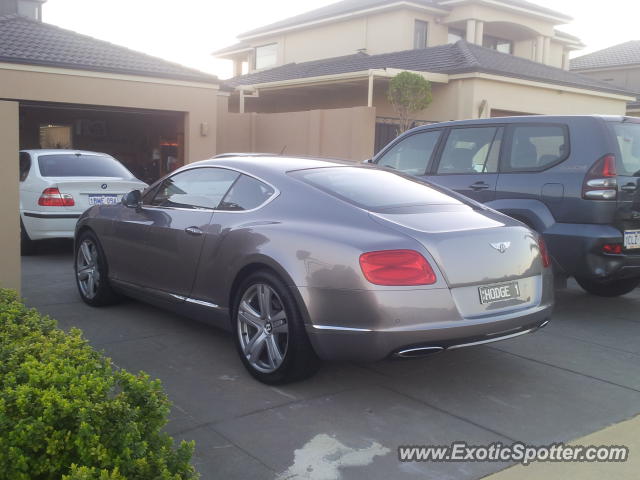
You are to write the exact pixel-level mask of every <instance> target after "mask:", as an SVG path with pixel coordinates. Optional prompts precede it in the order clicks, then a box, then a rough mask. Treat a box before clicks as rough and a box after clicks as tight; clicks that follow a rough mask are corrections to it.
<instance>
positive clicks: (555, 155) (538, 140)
mask: <svg viewBox="0 0 640 480" xmlns="http://www.w3.org/2000/svg"><path fill="white" fill-rule="evenodd" d="M371 163H376V164H378V165H380V166H384V167H388V168H393V169H395V170H399V171H402V172H405V173H408V174H411V175H415V176H417V177H419V178H422V179H426V180H428V181H431V182H433V183H436V184H439V185H443V186H445V187H448V188H450V189H452V190H455V191H457V192H460V193H462V194H464V195H466V196H468V197H471V198H473V199H475V200H477V201H479V202H482V203H484V204H486V205H487V206H489V207H491V208H494V209H496V210H499V211H500V212H503V213H505V214H507V215H510V216H511V217H514V218H516V219H518V220H520V221H521V222H523V223H525V224H527V225H528V226H529V227H531V228H533V229H535V230H537V231H538V232H541V233H542V234H543V235H544V238H545V240H546V243H547V245H548V249H549V252H550V254H551V255H552V257H553V259H554V265H555V269H556V273H557V274H559V276H561V277H568V276H574V277H575V278H576V280H577V281H578V283H579V284H580V286H582V288H584V289H585V290H586V291H588V292H590V293H593V294H595V295H601V296H608V297H613V296H618V295H624V294H626V293H629V292H630V291H632V290H633V289H635V288H636V287H637V286H638V285H640V189H639V188H638V184H639V177H640V118H632V117H605V116H527V117H509V118H491V119H482V120H465V121H456V122H446V123H438V124H433V125H428V126H424V127H418V128H415V129H413V130H410V131H408V132H406V133H405V134H403V135H401V136H400V137H398V138H397V139H396V140H394V141H393V142H391V143H390V144H389V145H387V146H386V147H385V148H384V149H383V150H382V151H381V152H380V153H379V154H378V155H376V156H375V157H374V158H373V159H372V160H371Z"/></svg>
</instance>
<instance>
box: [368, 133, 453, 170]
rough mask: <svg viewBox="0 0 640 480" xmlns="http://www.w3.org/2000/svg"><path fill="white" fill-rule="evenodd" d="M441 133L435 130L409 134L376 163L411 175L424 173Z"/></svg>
mask: <svg viewBox="0 0 640 480" xmlns="http://www.w3.org/2000/svg"><path fill="white" fill-rule="evenodd" d="M441 133H442V132H441V131H440V130H435V131H428V132H421V133H416V134H414V135H411V136H410V137H407V138H405V139H404V140H402V141H400V142H398V143H396V144H395V145H394V146H393V147H391V149H389V151H387V152H386V153H385V154H384V155H383V156H382V157H381V158H380V160H378V162H377V163H378V165H379V166H381V167H389V168H393V169H394V170H399V171H401V172H404V173H408V174H411V175H424V174H425V172H426V171H427V167H428V166H429V161H430V160H431V156H432V155H433V151H434V150H435V149H436V145H438V140H439V139H440V135H441Z"/></svg>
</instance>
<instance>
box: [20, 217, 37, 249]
mask: <svg viewBox="0 0 640 480" xmlns="http://www.w3.org/2000/svg"><path fill="white" fill-rule="evenodd" d="M37 245H38V244H37V242H35V241H33V240H31V239H30V238H29V234H28V233H27V231H26V230H25V228H24V224H23V223H22V220H20V255H22V256H23V257H24V256H28V255H33V254H34V253H36V250H37Z"/></svg>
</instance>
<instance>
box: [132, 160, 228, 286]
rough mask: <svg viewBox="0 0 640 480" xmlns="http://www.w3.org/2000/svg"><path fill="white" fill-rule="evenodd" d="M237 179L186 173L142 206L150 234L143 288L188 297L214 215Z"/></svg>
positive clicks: (202, 171) (213, 171)
mask: <svg viewBox="0 0 640 480" xmlns="http://www.w3.org/2000/svg"><path fill="white" fill-rule="evenodd" d="M238 176H239V174H238V173H237V172H234V171H231V170H225V169H222V168H212V167H202V168H194V169H190V170H185V171H182V172H179V173H177V174H176V175H173V176H171V177H169V178H167V179H165V180H164V182H163V183H162V184H161V185H160V187H159V188H158V189H157V190H156V192H155V193H154V195H153V198H152V199H151V200H150V202H149V204H148V205H145V206H143V210H144V212H145V214H146V217H147V218H148V219H149V226H148V229H147V232H146V241H145V245H146V251H145V253H144V256H145V265H146V268H145V273H144V275H145V280H144V286H146V287H148V288H152V289H153V290H156V291H159V292H162V293H163V294H169V295H174V296H178V297H188V296H189V295H190V293H191V288H192V286H193V281H194V278H195V276H196V273H197V270H198V266H199V262H200V254H201V252H202V246H203V244H204V239H205V233H206V232H207V230H208V229H207V227H208V226H209V224H210V223H211V220H212V218H213V215H214V210H215V209H216V208H218V205H219V204H220V202H221V200H222V198H223V197H224V195H225V194H226V193H227V191H228V190H229V188H230V187H231V186H232V185H233V183H234V182H235V180H236V179H237V178H238Z"/></svg>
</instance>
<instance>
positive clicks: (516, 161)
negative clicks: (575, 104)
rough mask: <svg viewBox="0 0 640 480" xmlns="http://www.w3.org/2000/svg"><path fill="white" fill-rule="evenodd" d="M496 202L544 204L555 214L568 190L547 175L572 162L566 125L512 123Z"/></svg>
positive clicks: (509, 127)
mask: <svg viewBox="0 0 640 480" xmlns="http://www.w3.org/2000/svg"><path fill="white" fill-rule="evenodd" d="M504 143H505V151H504V152H503V155H502V158H501V161H500V178H499V180H498V188H497V193H496V198H497V199H501V198H508V199H514V198H525V199H536V200H542V202H543V203H545V205H546V206H547V207H548V208H549V209H550V210H551V211H552V212H553V211H554V209H555V207H557V206H558V205H560V204H561V203H562V201H563V199H564V195H565V191H564V190H565V186H564V184H563V183H559V181H558V177H557V176H553V175H546V174H545V171H546V170H548V169H550V168H552V167H553V166H555V165H558V164H559V163H562V162H564V161H565V160H566V159H567V158H569V154H570V150H571V148H570V138H569V128H568V126H567V125H564V124H559V123H542V122H536V123H512V124H510V125H509V126H508V127H507V129H506V132H505V142H504Z"/></svg>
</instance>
